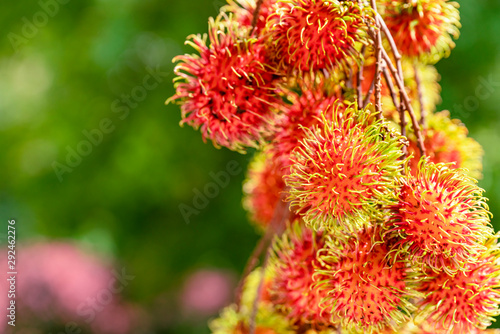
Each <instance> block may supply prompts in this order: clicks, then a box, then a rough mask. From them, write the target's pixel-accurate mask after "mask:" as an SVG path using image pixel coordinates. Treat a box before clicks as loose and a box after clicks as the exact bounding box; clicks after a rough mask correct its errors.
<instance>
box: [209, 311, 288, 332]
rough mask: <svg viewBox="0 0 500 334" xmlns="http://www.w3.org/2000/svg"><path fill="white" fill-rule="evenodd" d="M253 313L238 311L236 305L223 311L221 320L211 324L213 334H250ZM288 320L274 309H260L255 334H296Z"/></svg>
mask: <svg viewBox="0 0 500 334" xmlns="http://www.w3.org/2000/svg"><path fill="white" fill-rule="evenodd" d="M249 312H251V311H249V310H246V311H242V310H240V311H238V310H237V308H236V305H231V306H228V307H226V308H225V309H223V310H222V312H221V314H220V316H219V318H217V319H214V320H212V321H211V322H210V323H209V327H210V330H211V332H212V333H213V334H250V325H249V323H250V318H251V315H250V313H249ZM294 333H295V331H294V330H292V329H291V326H290V324H289V322H288V321H287V319H286V318H285V317H284V316H283V315H281V314H279V313H277V312H275V311H274V310H273V309H272V308H268V307H264V308H262V307H260V308H259V310H258V312H257V316H256V319H255V333H254V334H294Z"/></svg>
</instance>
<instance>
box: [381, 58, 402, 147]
mask: <svg viewBox="0 0 500 334" xmlns="http://www.w3.org/2000/svg"><path fill="white" fill-rule="evenodd" d="M382 73H383V75H384V79H385V82H386V84H387V87H388V89H389V92H390V94H391V98H392V102H393V103H394V107H395V108H396V110H397V111H398V114H399V119H400V125H401V135H402V136H405V137H406V119H405V113H404V110H403V108H402V105H401V103H400V100H399V99H398V97H397V94H396V89H395V88H394V83H393V82H392V79H391V74H390V73H389V70H388V69H387V67H384V70H383V72H382ZM407 154H408V150H407V148H406V146H403V155H404V157H406V156H407Z"/></svg>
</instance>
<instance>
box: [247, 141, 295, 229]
mask: <svg viewBox="0 0 500 334" xmlns="http://www.w3.org/2000/svg"><path fill="white" fill-rule="evenodd" d="M285 172H286V169H285V167H284V166H282V165H281V163H280V160H279V159H275V158H273V156H272V155H271V153H270V152H269V149H267V148H266V149H264V150H263V151H261V152H257V153H256V154H255V156H254V157H253V159H252V161H251V162H250V164H249V166H248V172H247V177H246V180H245V182H244V183H243V193H244V197H243V207H244V208H245V209H246V210H247V211H248V212H249V214H250V219H251V221H252V222H254V223H256V224H257V225H258V226H259V227H261V228H262V229H266V228H267V227H268V226H269V225H270V224H271V223H272V221H273V218H274V217H275V216H276V215H277V214H278V213H277V212H276V208H277V207H278V206H279V205H280V204H282V202H284V200H285V198H284V197H283V193H284V190H285V187H286V185H285V181H284V180H283V175H284V173H285Z"/></svg>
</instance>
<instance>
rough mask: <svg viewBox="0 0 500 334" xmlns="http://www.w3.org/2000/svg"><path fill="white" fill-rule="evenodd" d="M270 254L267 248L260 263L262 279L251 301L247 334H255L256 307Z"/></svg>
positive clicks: (269, 249) (269, 248) (270, 250)
mask: <svg viewBox="0 0 500 334" xmlns="http://www.w3.org/2000/svg"><path fill="white" fill-rule="evenodd" d="M271 253H272V247H271V246H269V247H268V248H267V252H266V257H265V258H264V262H263V263H262V277H261V279H260V282H259V287H258V288H257V295H256V296H255V299H254V300H253V305H252V314H251V316H250V325H249V334H255V327H256V321H255V319H256V318H257V311H258V309H259V307H258V306H259V301H260V295H261V294H262V289H263V288H264V280H265V275H266V269H267V265H268V263H269V258H270V257H271Z"/></svg>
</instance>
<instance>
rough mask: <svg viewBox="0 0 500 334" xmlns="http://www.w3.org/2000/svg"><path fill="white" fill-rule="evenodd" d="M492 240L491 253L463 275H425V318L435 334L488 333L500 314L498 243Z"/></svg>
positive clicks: (422, 288) (467, 267) (422, 306)
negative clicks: (484, 331) (486, 330)
mask: <svg viewBox="0 0 500 334" xmlns="http://www.w3.org/2000/svg"><path fill="white" fill-rule="evenodd" d="M497 238H498V236H496V237H495V238H491V239H489V240H488V242H487V244H486V247H487V251H486V252H484V253H482V254H481V255H480V257H479V260H478V261H476V262H470V263H467V264H466V265H465V266H464V270H463V271H458V272H457V273H455V274H452V275H450V274H448V273H446V272H444V271H443V272H439V273H436V272H431V271H428V272H427V273H425V275H426V276H427V277H426V278H425V279H424V280H423V281H422V284H421V285H420V286H419V287H418V290H419V291H421V292H422V293H424V294H426V296H425V298H424V299H422V300H421V301H420V302H419V305H418V306H419V307H420V312H421V317H423V318H425V319H428V320H427V322H428V323H429V324H430V326H433V327H435V330H437V331H439V332H446V333H474V332H476V330H478V329H485V328H486V327H488V326H489V325H491V322H492V321H494V319H493V317H495V316H497V315H499V314H500V310H499V309H498V304H499V303H500V291H499V290H498V289H499V287H500V277H499V276H500V262H499V249H498V245H497V244H496V239H497Z"/></svg>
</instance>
